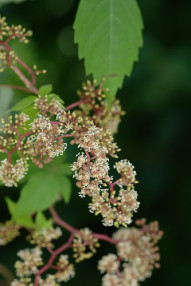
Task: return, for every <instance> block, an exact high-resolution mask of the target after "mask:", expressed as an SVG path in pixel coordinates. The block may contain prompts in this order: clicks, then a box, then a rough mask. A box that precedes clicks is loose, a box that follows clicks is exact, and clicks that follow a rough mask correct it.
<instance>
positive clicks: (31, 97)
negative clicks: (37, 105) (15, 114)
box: [11, 95, 37, 111]
mask: <svg viewBox="0 0 191 286" xmlns="http://www.w3.org/2000/svg"><path fill="white" fill-rule="evenodd" d="M36 98H37V97H36V96H34V95H29V96H27V97H25V98H24V99H22V100H21V101H19V102H18V103H17V104H16V105H15V106H13V107H12V108H11V111H21V110H23V109H24V108H26V107H28V106H30V105H32V104H33V103H34V101H35V99H36Z"/></svg>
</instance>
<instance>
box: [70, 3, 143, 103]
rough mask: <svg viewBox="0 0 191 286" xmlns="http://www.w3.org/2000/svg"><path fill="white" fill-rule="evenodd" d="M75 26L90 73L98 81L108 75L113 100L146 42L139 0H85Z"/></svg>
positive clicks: (81, 52)
mask: <svg viewBox="0 0 191 286" xmlns="http://www.w3.org/2000/svg"><path fill="white" fill-rule="evenodd" d="M74 29H75V42H76V43H78V45H79V51H78V53H79V58H80V59H83V58H84V59H85V69H86V74H87V75H89V74H91V73H92V74H93V76H94V78H95V79H97V80H98V81H100V80H101V79H102V78H103V77H106V83H105V86H107V87H108V88H109V93H108V95H107V100H108V102H111V101H112V100H113V99H114V96H115V94H116V92H117V89H118V88H120V87H121V86H122V82H123V78H124V76H125V75H128V76H130V74H131V71H132V68H133V63H134V61H136V60H138V51H139V47H140V46H142V42H143V40H142V29H143V22H142V18H141V13H140V10H139V7H138V5H137V3H136V0H96V1H90V0H81V1H80V4H79V8H78V11H77V15H76V19H75V23H74Z"/></svg>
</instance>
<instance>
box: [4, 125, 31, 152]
mask: <svg viewBox="0 0 191 286" xmlns="http://www.w3.org/2000/svg"><path fill="white" fill-rule="evenodd" d="M32 133H33V132H32V131H29V132H26V133H24V134H22V135H21V136H20V138H19V140H18V141H17V144H16V145H15V147H14V148H13V149H11V150H10V151H9V154H13V153H14V152H15V151H17V149H18V148H19V146H20V144H21V141H22V140H23V138H25V137H27V136H29V135H31V134H32Z"/></svg>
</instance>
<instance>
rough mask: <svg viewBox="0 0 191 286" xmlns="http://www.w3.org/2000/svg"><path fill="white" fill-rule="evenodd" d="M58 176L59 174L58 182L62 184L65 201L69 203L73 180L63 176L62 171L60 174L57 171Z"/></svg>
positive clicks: (61, 189) (61, 191)
mask: <svg viewBox="0 0 191 286" xmlns="http://www.w3.org/2000/svg"><path fill="white" fill-rule="evenodd" d="M56 176H57V182H58V184H59V186H60V193H61V195H62V197H63V199H64V201H65V203H66V204H68V203H69V201H70V197H71V193H72V184H71V181H70V180H69V179H68V178H67V177H66V176H63V175H62V174H61V173H60V174H59V173H57V174H56Z"/></svg>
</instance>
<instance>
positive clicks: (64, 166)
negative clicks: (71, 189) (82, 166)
mask: <svg viewBox="0 0 191 286" xmlns="http://www.w3.org/2000/svg"><path fill="white" fill-rule="evenodd" d="M59 169H60V171H62V172H63V174H64V175H67V176H71V175H72V170H71V166H70V164H68V163H64V164H62V165H60V166H59Z"/></svg>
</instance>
